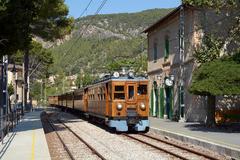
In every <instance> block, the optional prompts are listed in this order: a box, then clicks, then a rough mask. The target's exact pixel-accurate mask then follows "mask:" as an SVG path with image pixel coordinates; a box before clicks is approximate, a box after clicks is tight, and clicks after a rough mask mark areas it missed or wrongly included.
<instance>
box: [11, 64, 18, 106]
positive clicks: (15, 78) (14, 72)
mask: <svg viewBox="0 0 240 160" xmlns="http://www.w3.org/2000/svg"><path fill="white" fill-rule="evenodd" d="M11 72H12V73H13V77H14V81H15V89H14V103H15V106H16V104H17V76H16V73H17V69H16V65H15V63H14V64H13V68H12V70H11Z"/></svg>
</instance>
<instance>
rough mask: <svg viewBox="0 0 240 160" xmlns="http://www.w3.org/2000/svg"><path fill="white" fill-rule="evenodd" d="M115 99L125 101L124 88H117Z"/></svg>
mask: <svg viewBox="0 0 240 160" xmlns="http://www.w3.org/2000/svg"><path fill="white" fill-rule="evenodd" d="M114 99H125V93H124V86H115V92H114Z"/></svg>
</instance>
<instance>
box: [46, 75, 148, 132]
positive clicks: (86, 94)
mask: <svg viewBox="0 0 240 160" xmlns="http://www.w3.org/2000/svg"><path fill="white" fill-rule="evenodd" d="M147 92H148V80H147V79H146V78H145V77H135V76H133V75H131V74H130V75H129V74H128V75H124V76H119V74H118V73H115V75H114V76H108V77H105V78H103V79H102V80H99V81H97V82H95V83H94V84H92V85H89V86H87V87H85V88H82V89H77V90H75V91H73V92H69V93H65V94H62V95H58V96H50V97H48V101H49V104H50V105H51V106H56V107H64V108H70V109H73V110H78V111H81V112H82V113H84V115H87V117H95V118H98V119H100V120H102V121H104V122H105V124H106V125H107V126H108V127H110V128H113V129H115V130H116V131H128V130H135V131H143V132H147V131H148V130H149V120H148V113H149V99H148V93H147Z"/></svg>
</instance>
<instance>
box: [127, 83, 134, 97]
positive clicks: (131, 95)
mask: <svg viewBox="0 0 240 160" xmlns="http://www.w3.org/2000/svg"><path fill="white" fill-rule="evenodd" d="M128 99H134V86H128Z"/></svg>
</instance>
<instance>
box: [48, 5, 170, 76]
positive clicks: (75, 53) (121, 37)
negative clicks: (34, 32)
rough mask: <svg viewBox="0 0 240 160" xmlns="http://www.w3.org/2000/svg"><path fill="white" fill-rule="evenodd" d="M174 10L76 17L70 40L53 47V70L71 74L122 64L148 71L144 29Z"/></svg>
mask: <svg viewBox="0 0 240 160" xmlns="http://www.w3.org/2000/svg"><path fill="white" fill-rule="evenodd" d="M171 10H172V9H153V10H146V11H142V12H139V13H121V14H107V15H97V16H87V17H84V18H80V19H76V22H75V28H74V30H73V32H72V34H71V35H70V36H68V37H67V39H64V40H59V41H58V42H57V43H56V44H55V46H54V47H53V48H52V51H53V53H54V59H55V63H54V65H53V68H52V69H53V72H54V73H58V72H65V73H66V74H67V75H72V74H76V73H80V70H81V71H82V72H84V73H85V72H88V73H92V74H97V73H102V72H107V71H109V70H116V69H118V68H120V67H121V66H127V67H131V68H134V69H135V70H137V71H144V70H146V64H147V63H146V47H147V46H146V36H145V35H144V34H142V31H143V30H144V29H145V28H147V27H148V26H150V25H151V24H153V23H154V22H156V21H157V20H158V19H160V18H161V17H163V16H164V15H166V14H167V13H169V12H170V11H171Z"/></svg>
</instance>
